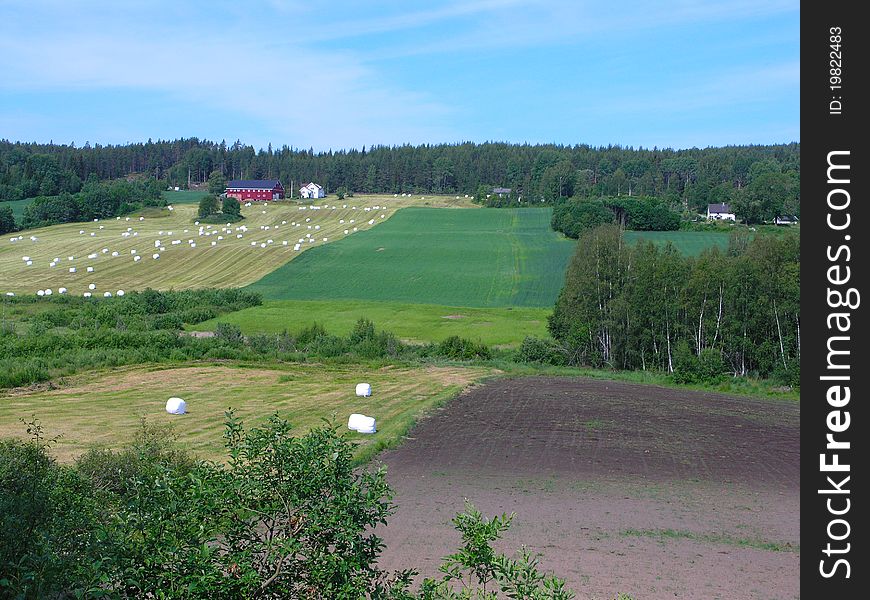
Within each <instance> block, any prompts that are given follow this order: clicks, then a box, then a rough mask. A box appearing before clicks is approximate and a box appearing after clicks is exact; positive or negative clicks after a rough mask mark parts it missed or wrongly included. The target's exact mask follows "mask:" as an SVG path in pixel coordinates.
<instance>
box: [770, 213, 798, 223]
mask: <svg viewBox="0 0 870 600" xmlns="http://www.w3.org/2000/svg"><path fill="white" fill-rule="evenodd" d="M773 222H774V223H775V224H777V225H795V224H796V223H797V222H798V218H797V217H796V216H794V215H780V216H778V217H776V218H775V219H774V220H773Z"/></svg>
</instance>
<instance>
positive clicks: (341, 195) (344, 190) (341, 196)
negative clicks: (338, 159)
mask: <svg viewBox="0 0 870 600" xmlns="http://www.w3.org/2000/svg"><path fill="white" fill-rule="evenodd" d="M335 194H336V196H338V199H339V200H344V197H345V196H347V188H346V187H344V186H343V185H342V186H340V187H339V188H338V189H337V190H336V191H335Z"/></svg>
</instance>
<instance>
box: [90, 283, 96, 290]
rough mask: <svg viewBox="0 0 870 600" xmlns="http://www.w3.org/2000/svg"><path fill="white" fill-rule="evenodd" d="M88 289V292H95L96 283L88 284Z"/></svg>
mask: <svg viewBox="0 0 870 600" xmlns="http://www.w3.org/2000/svg"><path fill="white" fill-rule="evenodd" d="M88 289H89V290H95V289H97V284H96V283H89V284H88Z"/></svg>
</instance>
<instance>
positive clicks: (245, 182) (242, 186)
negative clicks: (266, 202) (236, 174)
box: [227, 179, 281, 190]
mask: <svg viewBox="0 0 870 600" xmlns="http://www.w3.org/2000/svg"><path fill="white" fill-rule="evenodd" d="M279 185H281V182H280V181H278V180H277V179H233V180H232V181H230V182H229V183H228V184H227V189H234V190H252V189H253V190H260V189H268V190H271V189H274V188H276V187H278V186H279Z"/></svg>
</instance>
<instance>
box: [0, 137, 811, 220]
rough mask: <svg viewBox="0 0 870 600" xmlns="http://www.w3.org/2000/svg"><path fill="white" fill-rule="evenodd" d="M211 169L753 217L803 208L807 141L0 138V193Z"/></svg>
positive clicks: (180, 176)
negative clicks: (627, 200) (655, 202)
mask: <svg viewBox="0 0 870 600" xmlns="http://www.w3.org/2000/svg"><path fill="white" fill-rule="evenodd" d="M214 172H218V174H219V175H220V176H222V177H225V178H228V179H267V178H277V179H280V180H281V181H282V183H284V185H285V187H288V188H289V187H290V185H291V184H292V185H293V186H294V187H298V185H299V184H301V183H304V182H307V181H316V182H318V183H320V184H321V185H323V186H324V187H325V188H326V190H327V191H328V192H330V193H334V192H335V191H336V190H337V189H338V188H339V187H344V188H345V189H347V190H350V191H356V192H362V193H403V192H406V193H433V194H437V193H444V194H452V193H463V194H469V195H471V194H474V193H476V191H477V190H478V188H479V187H480V186H487V187H490V188H491V187H493V186H500V187H506V188H510V189H511V190H512V196H511V199H512V200H513V201H515V202H525V203H540V202H554V201H557V200H558V199H560V198H570V197H572V196H581V197H601V196H654V197H659V198H665V199H667V201H668V203H669V204H673V205H678V206H682V207H684V208H685V209H687V210H695V211H699V212H701V211H702V209H703V208H704V207H706V205H707V204H708V203H714V202H731V201H735V202H744V203H745V207H744V208H745V211H746V213H747V214H751V215H755V214H756V213H763V212H764V211H766V210H768V209H770V207H769V206H767V205H768V204H770V203H773V204H774V205H777V206H776V209H777V210H780V209H783V210H786V212H788V213H789V214H797V213H798V212H799V206H798V205H799V202H798V198H799V196H798V190H797V183H798V182H799V177H800V144H798V143H791V144H779V145H753V146H727V147H722V148H703V149H698V148H692V149H687V150H673V149H659V148H653V149H642V148H641V149H634V148H628V147H621V146H606V147H592V146H588V145H584V144H578V145H573V146H567V145H554V144H539V145H531V144H507V143H497V142H487V143H480V144H477V143H471V142H466V143H459V144H436V145H430V144H424V145H419V146H412V145H409V144H406V145H402V146H372V147H370V148H368V149H366V148H365V147H363V148H362V149H349V150H336V151H333V150H328V151H322V152H315V151H314V150H312V149H307V150H306V149H298V148H293V147H290V146H287V145H284V146H282V147H281V148H278V149H273V148H272V147H271V145H270V146H269V147H268V148H267V149H260V150H255V149H254V148H253V147H252V146H250V145H244V144H242V143H241V142H239V141H236V142H235V143H233V144H230V145H228V144H227V143H226V142H224V141H222V142H219V143H218V142H212V141H208V140H200V139H197V138H183V139H178V140H172V141H163V140H160V141H156V142H153V141H151V140H149V141H148V142H145V143H136V144H126V145H106V146H103V145H99V144H96V145H93V146H92V145H90V144H86V145H84V146H82V147H77V146H75V145H73V144H69V145H57V144H36V143H21V142H10V141H7V140H2V141H0V200H15V199H21V198H29V197H33V196H37V195H43V196H50V195H56V194H60V193H63V192H69V193H75V192H78V191H79V189H80V188H81V186H82V185H83V182H84V181H86V180H87V178H88V176H90V175H91V174H92V173H93V174H95V175H96V177H97V178H98V179H101V180H102V179H116V178H121V177H126V176H129V175H131V174H143V175H147V176H149V177H153V178H155V179H158V180H160V181H161V182H163V183H165V184H166V185H172V186H176V185H177V186H182V187H184V186H187V184H188V182H192V183H205V182H207V181H208V178H209V176H210V175H211V174H212V173H214ZM753 181H755V183H754V184H753ZM746 188H749V189H747V190H746V192H745V193H740V191H741V190H744V189H746ZM502 201H504V199H502Z"/></svg>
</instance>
